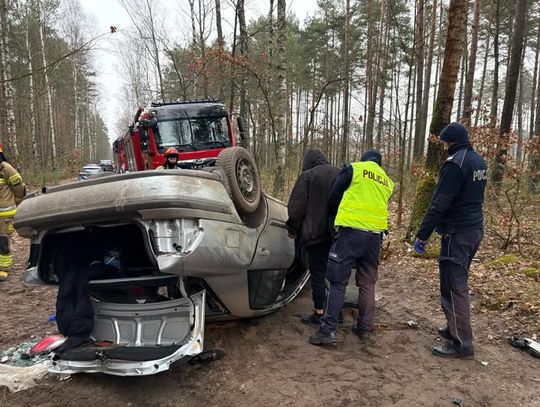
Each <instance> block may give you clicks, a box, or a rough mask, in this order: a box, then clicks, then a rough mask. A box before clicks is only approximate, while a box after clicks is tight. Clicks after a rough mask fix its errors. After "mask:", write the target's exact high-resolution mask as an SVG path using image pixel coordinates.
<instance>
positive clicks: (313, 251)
mask: <svg viewBox="0 0 540 407" xmlns="http://www.w3.org/2000/svg"><path fill="white" fill-rule="evenodd" d="M338 173H339V169H338V168H337V167H335V166H333V165H331V164H329V163H328V161H327V160H326V158H325V157H324V155H323V153H322V152H321V151H320V150H318V149H316V148H310V149H309V150H307V151H306V154H305V156H304V162H303V166H302V173H301V174H300V176H299V177H298V180H297V181H296V184H295V185H294V188H293V190H292V192H291V196H290V198H289V203H288V206H287V209H288V213H289V219H288V220H287V228H288V230H289V237H291V238H293V239H297V238H299V239H300V241H301V244H302V247H303V248H304V249H305V250H306V251H307V255H308V259H309V271H310V274H311V288H312V295H313V313H311V314H309V315H306V316H304V317H302V322H304V323H306V324H308V323H314V324H317V325H318V324H320V321H321V317H322V315H323V312H324V302H325V298H326V282H325V273H326V265H327V262H328V252H329V251H330V247H331V246H332V233H331V225H330V224H329V220H328V195H329V192H330V189H331V187H332V184H333V182H334V180H335V179H336V176H337V175H338Z"/></svg>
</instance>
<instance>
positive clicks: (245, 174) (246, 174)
mask: <svg viewBox="0 0 540 407" xmlns="http://www.w3.org/2000/svg"><path fill="white" fill-rule="evenodd" d="M236 180H237V181H238V186H239V187H240V192H241V193H242V196H243V197H244V198H246V199H247V200H249V201H253V194H254V192H255V189H256V185H255V169H254V168H253V166H252V165H251V163H250V162H249V161H248V160H246V159H245V158H242V159H240V160H238V164H237V165H236Z"/></svg>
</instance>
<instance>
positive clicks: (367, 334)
mask: <svg viewBox="0 0 540 407" xmlns="http://www.w3.org/2000/svg"><path fill="white" fill-rule="evenodd" d="M351 329H352V331H353V332H354V333H355V334H356V336H358V338H360V339H361V340H363V341H365V340H368V339H369V337H370V336H371V331H364V330H362V329H358V328H357V327H356V325H354V326H353V327H352V328H351Z"/></svg>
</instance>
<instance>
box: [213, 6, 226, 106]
mask: <svg viewBox="0 0 540 407" xmlns="http://www.w3.org/2000/svg"><path fill="white" fill-rule="evenodd" d="M215 6H216V29H217V40H218V47H219V52H220V58H221V57H222V54H223V50H224V48H225V40H224V39H223V29H222V27H221V0H215ZM224 95H225V75H223V71H221V70H220V75H219V88H218V97H219V99H220V100H221V101H223V96H224Z"/></svg>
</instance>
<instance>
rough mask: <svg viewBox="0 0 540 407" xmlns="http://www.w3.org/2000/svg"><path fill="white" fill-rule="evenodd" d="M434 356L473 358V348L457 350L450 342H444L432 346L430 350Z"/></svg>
mask: <svg viewBox="0 0 540 407" xmlns="http://www.w3.org/2000/svg"><path fill="white" fill-rule="evenodd" d="M431 353H433V354H434V355H435V356H440V357H443V358H452V359H474V350H473V349H470V350H468V351H458V350H457V349H456V348H454V347H453V346H452V345H451V344H448V343H445V344H444V345H437V346H434V347H433V349H432V350H431Z"/></svg>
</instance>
